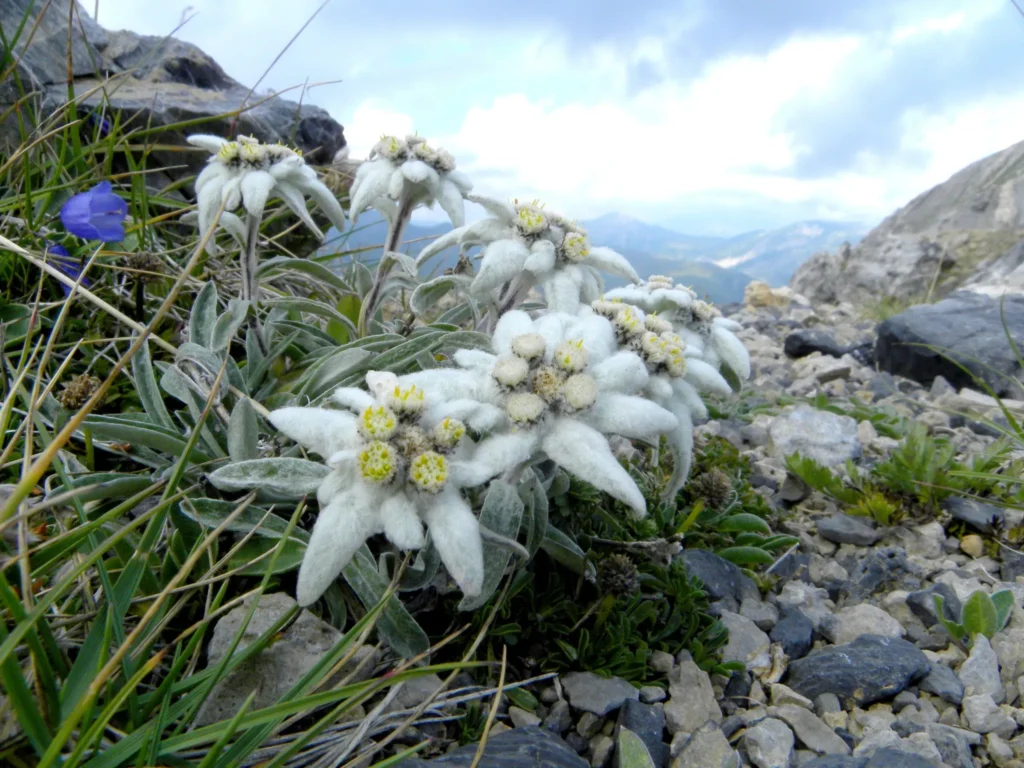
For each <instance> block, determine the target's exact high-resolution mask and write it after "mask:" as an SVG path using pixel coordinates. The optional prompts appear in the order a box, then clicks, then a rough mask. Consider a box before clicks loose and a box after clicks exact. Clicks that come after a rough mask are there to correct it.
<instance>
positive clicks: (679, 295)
mask: <svg viewBox="0 0 1024 768" xmlns="http://www.w3.org/2000/svg"><path fill="white" fill-rule="evenodd" d="M604 299H605V300H606V301H610V302H618V303H622V304H628V305H631V306H634V307H637V308H639V309H642V310H643V311H644V312H646V313H652V312H656V313H658V315H659V316H660V317H661V318H663V319H664V320H666V321H667V322H668V323H670V324H671V325H672V328H673V330H674V331H675V332H676V333H678V334H679V336H681V337H682V338H683V339H684V340H685V341H686V344H687V347H688V348H689V349H691V350H692V353H691V354H694V355H697V356H700V357H701V358H702V359H703V360H704V361H705V362H706V363H708V364H709V365H712V366H714V367H715V368H716V369H720V368H721V367H722V365H723V364H725V365H727V366H729V368H730V369H731V370H732V371H733V373H735V374H736V376H738V377H739V378H740V379H741V380H744V381H745V380H746V379H749V378H750V353H749V352H748V351H747V349H746V347H744V346H743V342H742V341H740V340H739V339H738V338H737V337H736V331H739V330H742V327H743V326H741V325H740V324H739V323H737V322H736V321H735V320H729V319H728V318H725V317H722V313H721V312H719V311H718V309H717V308H716V307H714V306H713V305H711V304H709V303H708V302H706V301H702V300H700V299H698V298H697V294H696V293H695V292H694V291H693V290H692V289H691V288H688V287H686V286H685V285H678V284H673V280H672V278H670V277H666V276H664V275H651V277H650V278H648V279H647V280H646V281H643V282H637V283H634V284H632V285H627V286H625V287H624V288H614V289H612V290H610V291H608V292H607V293H605V294H604Z"/></svg>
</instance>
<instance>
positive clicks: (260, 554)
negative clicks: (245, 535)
mask: <svg viewBox="0 0 1024 768" xmlns="http://www.w3.org/2000/svg"><path fill="white" fill-rule="evenodd" d="M278 546H281V547H282V550H281V553H280V554H279V555H278V556H277V560H276V561H274V570H273V571H271V573H287V572H288V571H294V570H295V569H296V568H298V567H299V566H300V565H302V558H303V557H304V556H305V554H306V545H305V543H303V542H301V541H299V540H298V539H293V538H288V539H286V540H285V541H284V543H283V544H282V543H281V542H280V541H279V540H278V539H270V538H267V537H265V536H255V537H253V538H251V539H249V540H248V541H247V542H245V543H244V544H242V546H240V547H239V548H238V549H237V550H236V551H235V553H234V554H232V555H231V557H230V558H229V559H228V568H229V569H233V568H239V567H242V566H245V567H243V568H242V570H240V571H239V572H238V573H239V574H240V575H242V576H262V575H263V574H265V573H266V572H267V568H268V566H269V565H270V562H271V559H272V557H273V556H272V555H271V554H269V553H270V552H271V551H272V550H273V549H274V548H275V547H278Z"/></svg>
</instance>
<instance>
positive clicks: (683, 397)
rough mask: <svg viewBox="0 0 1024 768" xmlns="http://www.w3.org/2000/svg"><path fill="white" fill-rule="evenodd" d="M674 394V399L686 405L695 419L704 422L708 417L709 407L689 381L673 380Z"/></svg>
mask: <svg viewBox="0 0 1024 768" xmlns="http://www.w3.org/2000/svg"><path fill="white" fill-rule="evenodd" d="M672 392H673V397H674V399H676V400H678V401H679V402H681V403H683V404H684V405H686V407H687V409H689V411H690V414H691V415H692V416H693V418H695V419H701V420H703V419H706V418H707V417H708V407H707V406H706V405H705V404H704V400H703V398H701V396H700V393H699V392H698V391H697V389H696V388H695V387H694V386H693V385H692V384H690V383H689V382H688V381H684V380H683V379H672Z"/></svg>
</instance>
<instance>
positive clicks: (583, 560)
mask: <svg viewBox="0 0 1024 768" xmlns="http://www.w3.org/2000/svg"><path fill="white" fill-rule="evenodd" d="M540 548H541V549H543V550H544V551H545V552H547V553H548V555H550V557H551V559H552V560H554V561H555V562H557V563H559V564H561V565H564V566H565V567H566V568H568V569H569V570H570V571H572V572H573V573H578V574H580V575H581V576H583V577H584V578H585V579H586V580H587V581H594V580H595V579H596V578H597V568H595V567H594V564H593V563H591V562H590V561H589V560H588V559H587V555H586V553H585V552H584V551H583V550H582V549H580V546H579V544H577V543H576V542H575V541H573V540H572V539H570V538H569V537H568V536H567V535H565V534H564V533H562V532H561V531H560V530H558V529H557V528H555V527H554V526H553V525H551V524H550V523H549V524H548V528H547V531H546V532H545V534H544V540H543V541H542V542H541V544H540Z"/></svg>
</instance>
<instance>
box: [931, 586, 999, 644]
mask: <svg viewBox="0 0 1024 768" xmlns="http://www.w3.org/2000/svg"><path fill="white" fill-rule="evenodd" d="M932 599H933V600H934V601H935V614H936V615H937V616H938V618H939V621H940V622H942V626H943V627H945V628H946V631H947V632H949V635H950V637H952V638H953V639H954V640H956V641H957V642H958V643H960V644H962V645H965V646H970V645H972V643H973V641H974V636H975V635H984V636H985V637H987V638H988V639H989V640H991V639H992V638H993V637H995V635H996V633H998V632H1001V631H1002V630H1003V628H1004V627H1005V626H1006V623H1007V622H1008V621H1009V620H1010V610H1011V609H1012V608H1013V602H1014V599H1013V592H1011V591H1010V590H1008V589H1002V590H1000V591H998V592H994V593H993V594H992V595H991V597H990V596H989V595H988V593H986V592H984V591H982V590H980V589H979V590H977V591H976V592H974V593H973V594H972V595H971V596H970V597H969V598H967V600H966V602H964V605H963V608H962V609H961V611H960V620H959V621H952V620H950V619H949V618H947V616H946V601H945V599H944V598H943V597H942V595H932Z"/></svg>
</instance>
